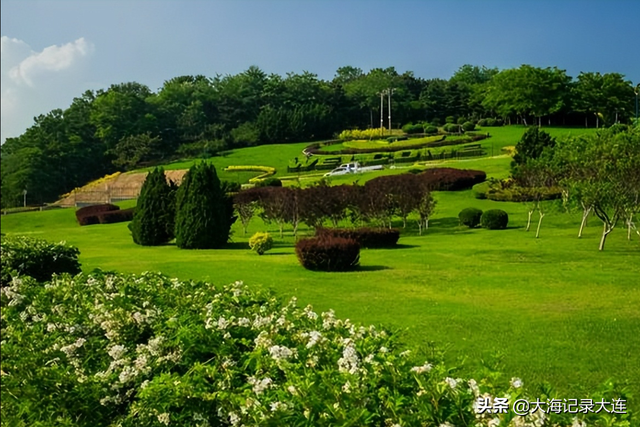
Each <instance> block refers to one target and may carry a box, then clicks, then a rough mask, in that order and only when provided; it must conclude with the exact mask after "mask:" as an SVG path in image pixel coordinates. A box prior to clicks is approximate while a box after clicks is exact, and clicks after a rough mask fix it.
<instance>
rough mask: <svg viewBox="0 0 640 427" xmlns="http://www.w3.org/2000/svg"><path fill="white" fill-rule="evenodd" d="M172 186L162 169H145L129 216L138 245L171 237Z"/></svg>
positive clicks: (132, 232)
mask: <svg viewBox="0 0 640 427" xmlns="http://www.w3.org/2000/svg"><path fill="white" fill-rule="evenodd" d="M175 192H176V187H175V186H174V185H173V183H171V184H169V183H167V179H166V177H165V175H164V169H162V168H155V169H154V170H153V171H151V172H149V174H148V175H147V178H146V179H145V181H144V183H143V184H142V188H141V189H140V196H138V204H137V208H136V213H135V215H134V217H133V220H132V221H131V223H130V224H129V229H130V230H131V235H132V237H133V241H134V242H135V243H137V244H138V245H143V246H155V245H162V244H165V243H168V242H169V241H170V240H172V239H173V238H174V231H175V230H174V229H175V216H176V204H175Z"/></svg>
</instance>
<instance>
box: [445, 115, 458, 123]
mask: <svg viewBox="0 0 640 427" xmlns="http://www.w3.org/2000/svg"><path fill="white" fill-rule="evenodd" d="M444 122H445V123H447V124H449V123H455V122H456V118H455V117H453V116H447V117H446V118H445V119H444Z"/></svg>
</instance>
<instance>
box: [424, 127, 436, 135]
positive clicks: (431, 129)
mask: <svg viewBox="0 0 640 427" xmlns="http://www.w3.org/2000/svg"><path fill="white" fill-rule="evenodd" d="M424 133H426V134H429V135H432V134H436V133H438V128H437V127H435V126H431V125H429V126H425V128H424Z"/></svg>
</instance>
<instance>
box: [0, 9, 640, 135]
mask: <svg viewBox="0 0 640 427" xmlns="http://www.w3.org/2000/svg"><path fill="white" fill-rule="evenodd" d="M0 9H1V14H0V17H1V26H0V28H1V36H2V55H1V58H2V82H1V86H2V109H1V111H2V123H1V130H2V141H4V139H5V138H6V137H10V136H17V135H19V134H20V133H22V132H23V131H24V129H26V128H27V127H28V126H30V125H31V124H32V123H33V117H34V116H36V115H38V114H44V113H47V112H48V111H50V110H51V109H53V108H65V107H67V106H68V105H69V103H70V102H71V100H72V99H73V97H75V96H79V95H80V94H82V92H83V91H85V90H87V89H100V88H106V87H108V86H109V85H111V84H113V83H121V82H127V81H137V82H140V83H143V84H146V85H148V86H149V87H150V88H151V89H152V90H154V91H155V90H157V89H158V88H159V87H160V86H161V85H162V83H163V82H164V81H165V80H168V79H170V78H172V77H176V76H179V75H185V74H189V75H194V74H204V75H207V76H214V75H216V74H236V73H238V72H241V71H243V70H246V69H247V68H248V67H249V66H251V65H257V66H258V67H260V68H261V69H262V70H264V71H265V72H267V73H277V74H282V75H284V74H285V73H287V72H302V71H310V72H312V73H315V74H317V75H318V76H319V77H320V78H322V79H331V78H332V77H333V76H334V73H335V70H336V69H337V68H338V67H341V66H345V65H352V66H355V67H360V68H362V69H363V70H365V71H368V70H369V69H371V68H375V67H388V66H394V67H396V70H398V71H399V72H404V71H413V72H414V74H415V75H416V76H419V77H423V78H434V77H441V78H449V77H450V76H451V75H452V74H453V73H454V72H455V71H456V70H457V69H458V68H459V67H460V66H462V65H464V64H472V65H485V66H487V67H498V68H500V69H503V68H512V67H518V66H519V65H521V64H525V63H526V64H531V65H534V66H539V67H547V66H557V67H559V68H561V69H566V70H567V72H568V73H569V75H572V76H574V77H575V76H577V75H578V73H579V72H580V71H599V72H602V73H605V72H619V73H622V74H624V75H625V76H626V77H627V79H629V80H631V81H633V82H634V84H637V83H638V82H639V81H640V21H639V19H640V0H609V1H596V0H580V1H569V0H555V1H545V0H539V1H535V0H528V1H525V0H517V1H515V0H512V1H507V0H482V1H480V0H475V1H474V0H449V1H429V0H423V1H403V0H396V1H388V0H342V1H337V0H297V1H295V0H248V1H243V0H208V1H207V0H182V1H178V0H155V1H138V0H110V1H100V0H90V1H58V0H40V1H34V0H2V3H0Z"/></svg>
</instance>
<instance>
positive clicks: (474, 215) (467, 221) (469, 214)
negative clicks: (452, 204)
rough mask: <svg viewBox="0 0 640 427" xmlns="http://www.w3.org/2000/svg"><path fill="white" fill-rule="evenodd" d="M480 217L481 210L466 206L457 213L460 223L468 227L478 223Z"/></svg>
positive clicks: (475, 225) (473, 226)
mask: <svg viewBox="0 0 640 427" xmlns="http://www.w3.org/2000/svg"><path fill="white" fill-rule="evenodd" d="M480 217H482V211H481V210H480V209H477V208H466V209H463V210H461V211H460V213H459V214H458V219H459V220H460V225H466V226H467V227H469V228H475V227H477V226H478V225H479V224H480Z"/></svg>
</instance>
